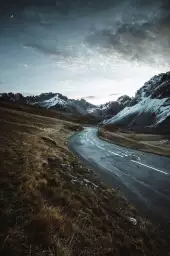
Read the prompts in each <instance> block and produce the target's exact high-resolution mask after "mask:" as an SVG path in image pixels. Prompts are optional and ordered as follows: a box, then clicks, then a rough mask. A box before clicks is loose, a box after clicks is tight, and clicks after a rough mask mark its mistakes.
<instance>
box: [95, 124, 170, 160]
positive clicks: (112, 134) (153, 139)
mask: <svg viewBox="0 0 170 256" xmlns="http://www.w3.org/2000/svg"><path fill="white" fill-rule="evenodd" d="M98 135H99V137H100V138H102V139H105V140H107V141H110V142H112V143H114V144H117V145H120V146H123V147H128V148H132V149H137V150H141V151H144V152H148V153H154V154H158V155H163V156H168V157H169V156H170V138H169V137H168V136H166V137H165V136H164V135H156V134H141V133H139V134H136V133H134V132H130V131H125V130H123V129H119V128H118V127H113V129H111V128H109V129H108V128H107V127H106V128H99V130H98Z"/></svg>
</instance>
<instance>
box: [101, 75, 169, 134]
mask: <svg viewBox="0 0 170 256" xmlns="http://www.w3.org/2000/svg"><path fill="white" fill-rule="evenodd" d="M128 105H129V106H127V107H125V108H124V109H123V110H122V111H120V112H119V113H118V114H117V115H115V116H113V117H112V118H111V119H108V120H106V121H104V122H103V124H104V125H109V126H115V125H117V126H123V127H126V128H127V127H128V128H130V129H133V130H142V131H158V132H163V133H164V132H166V133H169V127H170V72H168V73H162V74H159V75H157V76H154V77H153V78H151V79H150V80H149V81H148V82H146V83H145V84H144V86H143V87H142V88H140V89H139V90H138V91H137V92H136V95H135V97H134V98H133V99H131V100H130V101H129V102H128Z"/></svg>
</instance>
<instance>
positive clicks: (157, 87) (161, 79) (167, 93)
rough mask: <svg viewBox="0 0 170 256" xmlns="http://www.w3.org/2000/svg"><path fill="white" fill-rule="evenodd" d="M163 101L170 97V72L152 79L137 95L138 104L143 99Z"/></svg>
mask: <svg viewBox="0 0 170 256" xmlns="http://www.w3.org/2000/svg"><path fill="white" fill-rule="evenodd" d="M146 97H151V98H153V99H162V98H168V97H170V72H167V73H161V74H159V75H156V76H154V77H152V78H151V79H150V80H149V81H148V82H146V83H145V84H144V86H143V87H141V88H140V89H139V90H138V91H137V92H136V95H135V98H136V100H137V102H139V101H140V100H142V99H143V98H146Z"/></svg>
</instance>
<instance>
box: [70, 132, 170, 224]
mask: <svg viewBox="0 0 170 256" xmlns="http://www.w3.org/2000/svg"><path fill="white" fill-rule="evenodd" d="M68 144H69V148H70V149H71V150H72V151H73V152H74V153H75V154H77V155H78V156H79V158H80V159H81V160H82V161H84V162H85V163H86V164H87V165H88V166H89V167H91V168H92V169H93V170H94V171H95V172H96V173H98V174H99V175H100V177H101V178H102V179H103V180H104V181H105V182H107V183H109V184H110V185H112V187H115V188H120V189H121V191H122V192H123V193H124V194H126V196H127V197H128V198H129V199H130V200H131V201H133V202H134V203H135V204H136V206H137V208H138V209H140V210H141V211H142V213H144V214H145V216H149V217H154V218H155V219H156V220H157V221H159V222H160V224H162V223H163V224H165V225H169V224H170V158H168V157H163V156H158V155H154V154H150V153H144V152H141V151H137V150H133V149H129V148H125V147H121V146H118V145H114V144H111V143H109V142H106V141H103V140H101V139H99V138H98V136H97V128H86V129H85V130H83V131H81V132H79V133H77V134H75V135H73V136H72V137H71V138H70V139H69V142H68Z"/></svg>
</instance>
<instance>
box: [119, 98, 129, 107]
mask: <svg viewBox="0 0 170 256" xmlns="http://www.w3.org/2000/svg"><path fill="white" fill-rule="evenodd" d="M131 100H132V98H130V97H129V96H128V95H122V96H120V97H119V98H118V99H117V102H119V103H120V104H121V105H122V106H123V107H127V106H129V105H130V102H131Z"/></svg>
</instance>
